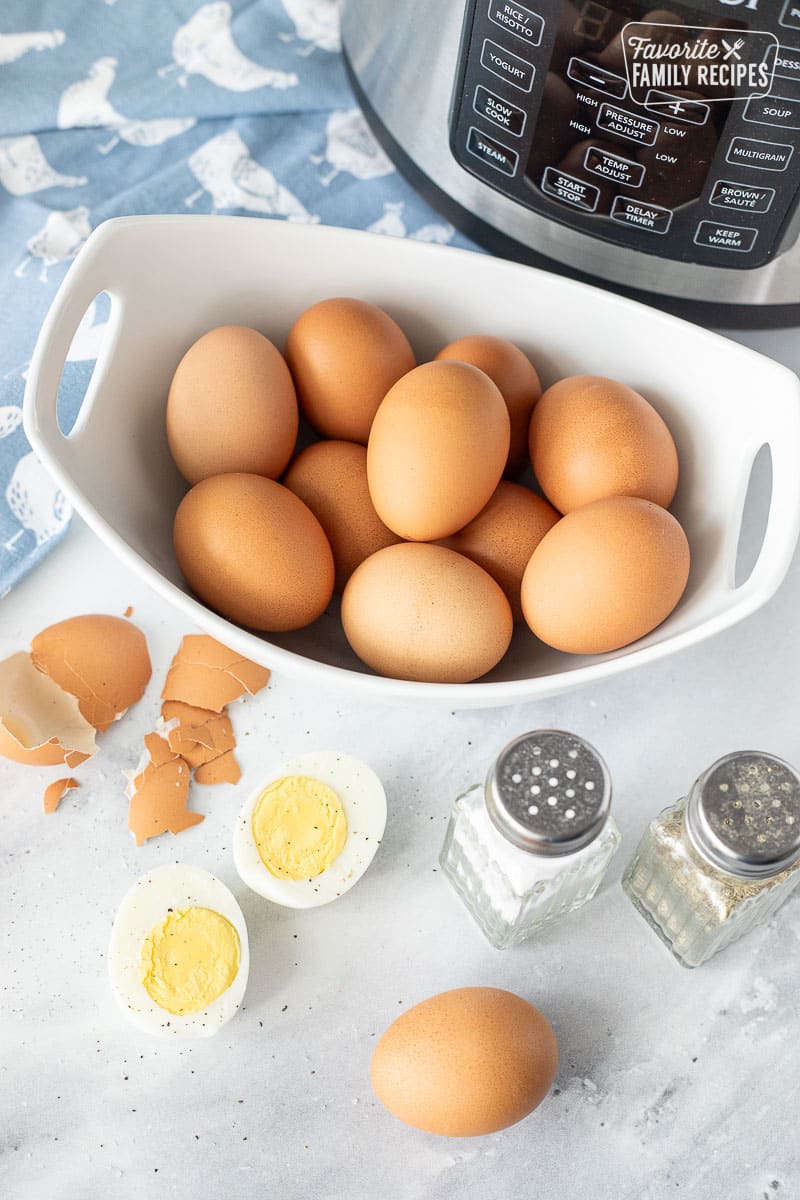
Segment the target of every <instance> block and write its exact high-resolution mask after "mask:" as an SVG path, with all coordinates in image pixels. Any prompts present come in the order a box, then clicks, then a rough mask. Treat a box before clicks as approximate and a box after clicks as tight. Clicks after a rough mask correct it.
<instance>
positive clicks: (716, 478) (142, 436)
mask: <svg viewBox="0 0 800 1200" xmlns="http://www.w3.org/2000/svg"><path fill="white" fill-rule="evenodd" d="M654 269H657V262H656V260H654ZM103 291H105V292H108V293H109V294H110V296H111V315H110V319H109V324H108V328H107V334H106V337H105V341H104V343H103V345H102V347H101V351H100V355H99V357H98V361H97V365H96V367H95V371H94V375H93V376H92V380H91V383H90V385H89V388H88V390H87V394H86V397H85V400H84V403H83V406H82V408H81V411H80V413H79V415H78V419H77V421H76V423H75V426H74V428H73V430H72V432H71V433H70V435H69V436H68V437H65V436H64V435H63V434H62V433H61V431H60V429H59V426H58V421H57V419H56V397H57V393H58V385H59V380H60V377H61V372H62V367H63V364H64V360H65V358H66V355H67V351H68V348H69V345H70V342H71V339H72V336H73V334H74V332H75V330H76V328H77V326H78V323H79V322H80V319H81V317H82V316H83V315H84V313H85V311H86V309H87V307H88V306H89V304H90V303H91V301H92V299H93V298H94V297H95V296H96V295H97V294H98V293H100V292H103ZM341 295H345V296H358V297H361V298H362V299H364V300H370V301H373V302H374V303H376V304H379V305H381V306H382V307H383V308H385V309H387V310H388V312H390V313H391V315H392V316H393V317H395V318H396V320H397V321H398V322H399V323H400V325H401V326H402V328H403V329H404V330H405V331H406V333H407V334H408V336H409V338H410V339H411V342H412V344H413V345H414V348H415V350H416V352H417V355H418V358H419V360H420V361H423V360H424V359H425V358H427V357H431V356H432V355H433V354H434V353H435V352H436V351H437V350H438V349H439V348H440V347H441V346H443V345H444V344H445V343H446V342H448V341H451V340H452V339H453V338H456V337H459V336H462V335H464V334H469V333H489V334H497V335H500V336H504V337H507V338H510V339H511V340H512V341H514V342H516V343H518V344H519V345H520V346H521V347H522V348H523V349H524V350H525V351H526V352H527V353H528V354H529V355H530V357H531V358H532V360H533V362H534V363H535V364H536V366H537V367H538V368H539V370H540V373H541V375H542V378H543V382H544V383H545V384H547V383H551V382H553V381H554V380H555V379H557V378H559V377H561V376H564V375H571V374H578V373H584V372H586V373H591V374H598V375H608V376H611V377H612V378H617V379H621V380H623V381H624V382H626V383H628V384H630V385H631V386H633V387H634V388H636V389H637V390H639V391H641V392H642V393H643V394H644V395H645V396H646V397H647V398H648V399H649V400H650V401H651V402H652V403H653V404H654V405H655V406H656V408H658V409H659V411H660V412H661V413H662V415H663V416H664V418H665V420H666V422H667V424H668V425H669V428H670V430H671V431H672V434H673V436H674V438H675V441H676V443H677V446H678V453H679V455H680V463H681V480H680V486H679V488H678V494H677V496H676V499H675V502H674V504H673V506H672V508H673V511H674V513H675V515H676V516H677V517H678V519H679V520H680V521H681V523H682V524H683V526H684V528H685V530H686V533H687V535H688V538H689V543H690V546H691V550H692V571H691V576H690V579H689V584H688V587H687V590H686V593H685V595H684V597H683V599H682V600H681V603H680V604H679V606H678V608H677V609H676V610H675V612H673V613H672V615H671V616H670V617H669V618H668V619H667V620H666V621H665V622H664V623H663V624H662V625H661V626H659V628H658V629H656V630H654V631H653V633H651V634H650V635H649V636H648V637H645V638H643V639H641V641H639V642H636V643H635V644H634V645H633V646H630V647H628V648H626V649H624V650H620V651H617V652H615V653H611V654H605V655H601V656H597V657H593V658H584V657H573V656H570V655H565V654H560V653H558V652H557V651H554V650H550V649H548V648H547V647H544V646H542V645H541V644H539V643H538V642H537V641H536V640H535V639H534V637H533V635H532V634H530V633H529V632H528V631H527V630H524V629H520V630H518V631H517V633H516V634H515V636H514V641H513V643H512V646H511V649H510V650H509V653H508V654H507V655H506V657H505V658H504V660H503V661H502V662H501V663H500V664H499V665H498V666H497V667H496V668H495V669H494V670H493V671H492V672H491V673H490V674H489V675H487V676H485V677H484V679H482V680H480V681H479V682H476V683H470V684H425V683H412V682H407V681H403V680H394V679H384V678H381V677H379V676H376V675H374V674H372V673H371V672H370V671H369V670H368V669H367V668H366V667H365V666H363V664H361V663H360V662H359V661H358V660H357V659H356V658H355V656H354V655H353V654H352V652H351V651H350V649H349V647H348V646H347V643H346V642H345V639H344V636H343V634H342V632H341V627H340V624H339V621H338V616H337V613H336V611H334V608H332V609H331V610H330V611H329V612H328V613H326V614H324V615H323V616H322V617H321V618H320V620H318V621H317V622H315V623H314V624H313V625H312V626H309V627H308V628H307V629H301V630H299V631H297V632H295V633H291V634H286V635H274V636H271V637H262V636H259V635H257V634H254V633H251V632H248V631H247V630H244V629H240V628H238V627H237V626H235V625H232V624H231V623H230V622H228V621H226V620H224V619H223V618H222V617H220V616H217V615H216V614H215V613H213V612H211V611H210V610H209V609H208V608H206V607H205V606H204V605H203V604H201V603H200V602H199V601H198V600H197V599H195V597H194V596H192V595H191V594H190V593H189V591H188V590H187V588H186V585H185V584H184V582H183V580H182V578H181V574H180V571H179V570H178V567H177V564H176V562H175V558H174V555H173V552H172V538H171V530H172V518H173V514H174V512H175V508H176V506H177V503H178V500H179V498H180V497H181V495H182V494H183V492H184V490H185V485H184V484H183V482H182V480H181V479H180V477H179V476H178V473H177V471H176V469H175V467H174V465H173V463H172V460H171V458H170V455H169V452H168V449H167V442H166V436H165V430H164V408H165V400H166V395H167V391H168V387H169V383H170V379H171V377H172V374H173V371H174V370H175V367H176V365H177V363H178V361H179V359H180V358H181V356H182V354H183V353H184V351H185V350H186V349H187V348H188V347H189V346H190V345H191V343H192V342H193V341H194V340H195V339H196V338H198V337H199V336H200V335H201V334H202V333H204V332H205V331H206V330H207V329H210V328H211V327H213V326H215V325H221V324H229V323H241V324H246V325H252V326H255V327H256V328H257V329H260V330H262V331H263V332H264V333H265V334H267V335H268V336H269V337H270V338H271V339H272V340H273V341H275V342H276V343H277V344H278V345H279V346H282V345H283V341H284V338H285V336H286V333H287V331H288V329H289V327H290V326H291V324H292V322H293V321H294V319H295V317H297V316H298V314H299V313H300V312H302V311H303V309H304V308H306V307H307V306H308V305H310V304H312V303H314V302H315V301H317V300H320V299H322V298H324V297H326V296H341ZM25 430H26V432H27V435H28V437H29V439H30V441H31V444H32V445H33V447H34V449H35V450H36V451H37V452H38V454H39V455H40V456H41V458H42V460H43V461H44V463H45V464H46V466H47V467H48V469H49V470H50V471H51V472H52V474H53V475H54V477H55V478H56V480H57V481H58V483H59V484H60V485H61V487H62V488H63V490H64V491H65V492H66V494H67V495H68V496H69V497H70V499H71V500H72V502H73V504H74V505H75V507H76V509H77V510H78V511H79V512H80V513H81V515H82V516H83V517H84V519H85V520H86V521H87V522H88V524H89V525H90V526H91V527H92V528H93V529H94V530H95V532H96V533H97V534H98V535H99V536H100V537H101V538H102V539H103V541H104V542H106V543H107V545H108V546H109V547H110V548H111V549H112V550H114V551H115V552H116V554H118V555H119V557H120V558H121V559H122V561H123V562H124V563H126V564H127V565H128V566H130V567H131V568H132V569H133V570H135V571H137V572H138V573H139V574H140V575H142V576H143V578H144V579H146V580H147V581H148V583H150V584H151V586H152V587H154V588H155V589H156V590H157V591H158V592H159V593H160V594H161V595H163V596H164V598H165V599H167V600H169V602H170V603H171V604H173V605H175V606H176V607H177V608H178V609H179V610H180V611H181V612H182V613H183V614H184V615H185V617H186V620H187V624H188V623H190V622H192V623H196V624H197V625H199V626H200V627H201V628H203V629H204V630H206V631H207V632H208V633H210V634H212V635H213V636H214V637H217V638H219V640H220V641H222V642H224V643H226V644H227V645H229V646H231V647H234V648H235V649H237V650H238V651H240V652H241V653H242V654H244V655H247V656H248V657H249V658H252V659H255V660H256V661H258V662H261V663H264V664H266V665H268V666H270V667H272V668H273V669H274V670H276V671H278V672H279V671H282V670H284V671H286V672H287V673H288V672H292V673H293V674H295V675H298V676H303V677H304V678H305V679H307V680H308V682H309V683H312V684H315V685H326V686H330V687H334V688H337V689H340V690H343V691H344V690H347V691H350V692H351V693H354V694H360V695H361V696H362V697H364V698H367V697H372V698H374V699H376V700H387V701H388V700H397V701H407V702H410V701H435V702H441V703H442V704H446V705H448V706H449V707H451V708H467V707H486V706H490V705H500V704H510V703H514V702H517V701H521V700H526V699H535V698H539V697H542V696H547V695H552V694H554V693H556V692H560V691H564V690H565V689H567V688H570V687H573V686H575V685H577V684H582V683H585V682H589V681H590V680H597V679H601V678H603V677H604V676H610V675H614V674H616V673H617V672H619V671H624V670H627V669H628V668H630V667H636V666H642V665H644V664H646V663H648V662H653V661H654V660H655V659H658V658H661V657H663V656H664V655H665V654H670V653H672V652H673V651H676V650H681V649H683V648H684V647H686V646H690V645H692V644H693V643H695V642H699V641H700V640H702V639H703V638H706V637H709V636H710V635H711V634H714V633H717V632H718V631H719V630H721V629H724V628H725V627H726V626H729V625H732V624H733V623H734V622H735V621H738V620H740V619H741V618H742V617H745V616H747V615H748V614H749V613H751V612H753V610H754V609H756V608H757V607H758V606H759V605H761V604H763V603H764V601H766V600H767V599H768V598H769V596H771V595H772V593H773V592H774V591H775V589H776V588H777V587H778V585H779V583H780V582H781V579H782V578H783V576H784V574H785V572H786V569H787V568H788V565H789V562H790V560H791V556H792V552H793V549H794V546H795V542H796V540H797V536H798V529H799V528H800V464H799V463H798V449H799V448H800V382H798V379H797V378H796V376H795V375H794V374H793V373H792V372H791V371H788V370H787V369H786V368H785V367H782V366H779V365H778V364H777V363H774V362H772V361H770V360H769V359H767V358H764V357H763V356H761V355H759V354H756V353H754V352H753V351H751V350H748V349H746V348H744V347H742V346H740V345H737V344H736V343H733V342H729V341H727V340H725V339H724V338H721V337H718V336H717V335H715V334H711V333H708V332H706V331H705V330H703V329H700V328H697V327H696V326H693V325H690V324H687V323H686V322H683V321H680V320H677V319H676V318H674V317H671V316H667V315H665V314H664V313H661V312H658V311H656V310H655V309H651V308H648V307H646V306H644V305H641V304H637V303H635V302H633V301H631V300H625V299H621V298H620V297H618V296H614V295H611V294H609V293H606V292H603V291H600V290H598V289H596V288H592V287H588V286H586V285H584V284H580V283H575V282H573V281H571V280H568V279H563V278H560V277H559V276H556V275H551V274H548V273H546V272H542V271H536V270H533V269H531V268H529V267H524V266H519V265H517V264H514V263H508V262H505V261H502V260H499V259H493V258H490V257H488V256H484V255H480V254H472V253H468V252H466V251H462V250H456V249H452V248H448V247H441V246H434V245H427V244H422V243H420V242H415V241H412V240H400V239H394V238H384V237H377V236H375V235H371V234H364V233H356V232H352V231H349V230H341V229H329V228H325V227H322V226H313V225H305V224H291V223H286V222H282V221H281V222H278V221H269V220H262V219H258V218H249V217H200V216H191V217H183V216H160V217H124V218H119V219H116V220H112V221H108V222H106V223H105V224H104V225H101V226H100V227H99V228H98V229H97V230H95V232H94V233H93V234H92V236H91V237H90V238H89V240H88V241H87V243H86V245H85V246H84V248H83V250H82V251H81V252H80V254H79V255H78V257H77V259H76V260H75V262H74V263H73V265H72V267H71V268H70V270H69V273H68V275H67V277H66V279H65V280H64V283H63V284H62V286H61V288H60V290H59V292H58V295H57V296H56V298H55V300H54V302H53V305H52V308H51V309H50V312H49V314H48V316H47V319H46V320H45V323H44V325H43V327H42V331H41V334H40V336H39V340H38V343H37V345H36V350H35V353H34V356H33V361H32V363H31V368H30V372H29V376H28V383H27V388H26V392H25ZM764 445H767V446H768V447H769V451H770V454H771V457H772V495H771V503H770V510H769V516H768V519H767V524H766V532H765V535H764V540H763V544H762V547H761V550H760V554H759V556H758V559H757V562H756V565H755V567H754V569H753V571H752V573H751V574H750V576H749V578H748V579H747V580H746V581H745V582H744V583H743V584H742V585H741V586H739V587H736V586H735V585H734V566H735V560H736V552H737V545H738V541H739V533H740V525H741V518H742V512H743V509H744V501H745V494H746V490H747V484H748V480H749V477H750V472H751V467H752V464H753V461H754V459H755V457H756V454H757V453H758V451H759V450H760V448H761V447H762V446H764Z"/></svg>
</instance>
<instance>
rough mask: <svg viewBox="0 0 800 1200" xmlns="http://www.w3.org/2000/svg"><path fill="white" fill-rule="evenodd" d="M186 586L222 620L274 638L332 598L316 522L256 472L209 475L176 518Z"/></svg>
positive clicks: (329, 567) (329, 559)
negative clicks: (223, 618)
mask: <svg viewBox="0 0 800 1200" xmlns="http://www.w3.org/2000/svg"><path fill="white" fill-rule="evenodd" d="M173 540H174V544H175V555H176V557H177V559H178V566H179V567H180V569H181V571H182V572H183V574H184V576H185V577H186V581H187V583H188V584H189V586H190V587H191V588H192V590H193V591H195V592H196V593H197V595H198V596H199V597H200V599H201V600H203V601H204V602H205V603H206V604H208V605H209V607H210V608H213V609H215V610H216V611H217V612H218V613H221V614H222V616H224V617H227V618H228V619H229V620H231V621H237V622H238V623H239V624H240V625H246V626H249V627H250V628H251V629H261V630H265V631H268V632H273V633H278V632H283V631H285V630H288V629H300V628H301V627H302V626H303V625H309V624H310V623H311V622H312V621H315V620H316V618H317V617H318V616H320V614H321V613H323V612H324V611H325V609H326V607H327V606H328V603H329V602H330V598H331V595H332V594H333V555H332V553H331V548H330V545H329V544H328V539H327V538H326V536H325V533H324V531H323V529H322V526H321V525H320V523H319V521H318V520H317V518H316V517H315V516H314V514H313V513H312V512H311V510H310V509H309V508H307V507H306V506H305V504H303V502H302V500H299V499H298V497H297V496H295V494H294V492H290V491H289V489H288V488H286V487H284V486H283V485H282V484H280V483H275V482H274V480H272V479H266V478H264V476H263V475H242V474H231V475H215V476H214V477H213V478H211V479H204V480H202V482H201V483H198V484H195V486H194V487H193V488H192V490H191V491H190V492H187V494H186V495H185V496H184V498H183V500H182V501H181V503H180V505H179V506H178V511H177V513H176V514H175V526H174V529H173Z"/></svg>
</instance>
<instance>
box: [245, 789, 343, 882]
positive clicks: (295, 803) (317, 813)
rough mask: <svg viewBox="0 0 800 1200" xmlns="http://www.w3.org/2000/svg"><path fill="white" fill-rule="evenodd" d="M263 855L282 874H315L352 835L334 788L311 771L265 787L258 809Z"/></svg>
mask: <svg viewBox="0 0 800 1200" xmlns="http://www.w3.org/2000/svg"><path fill="white" fill-rule="evenodd" d="M252 829H253V840H254V842H255V844H256V849H257V850H258V856H259V858H260V859H261V861H262V863H263V864H264V866H265V867H266V868H267V870H268V871H269V872H270V874H271V875H274V876H276V878H278V879H314V878H315V877H316V876H317V875H321V874H322V872H323V871H327V869H328V867H330V865H331V863H333V862H334V860H335V859H336V858H338V856H339V855H340V854H341V852H342V849H343V848H344V844H345V842H346V841H347V818H346V816H345V815H344V809H343V808H342V803H341V801H340V799H339V797H338V796H337V795H336V792H334V790H333V788H329V787H328V785H327V784H326V783H322V782H321V781H320V780H319V779H312V778H311V776H308V775H287V776H285V777H284V778H283V779H276V780H275V781H274V783H271V784H270V785H269V787H267V788H265V789H264V791H263V792H262V793H261V795H260V796H259V798H258V800H257V802H256V805H255V808H254V809H253V821H252Z"/></svg>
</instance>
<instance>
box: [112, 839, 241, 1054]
mask: <svg viewBox="0 0 800 1200" xmlns="http://www.w3.org/2000/svg"><path fill="white" fill-rule="evenodd" d="M195 906H197V907H200V908H210V909H212V910H213V911H214V912H218V913H219V914H220V915H221V916H223V917H226V918H227V919H228V920H229V921H230V923H231V925H233V927H234V929H235V930H236V932H237V933H238V935H239V970H238V972H237V974H236V978H235V979H234V981H233V983H232V984H231V986H230V987H229V988H228V989H227V990H226V991H224V992H223V993H222V995H221V996H218V997H217V999H216V1000H214V1001H213V1003H211V1004H209V1006H208V1008H206V1009H203V1010H202V1011H200V1012H195V1013H187V1014H186V1015H185V1016H178V1015H176V1014H174V1013H170V1012H167V1011H166V1009H163V1008H161V1007H160V1006H159V1005H158V1004H156V1003H155V1001H154V1000H152V999H151V998H150V996H149V995H148V994H147V991H146V990H145V987H144V984H143V983H142V981H141V952H142V943H143V942H144V940H145V938H146V937H147V935H148V934H149V933H150V931H151V929H153V927H154V926H155V925H156V924H158V922H159V921H162V920H163V919H164V917H165V916H166V915H167V912H168V910H169V909H170V908H171V909H173V910H176V909H183V908H192V907H195ZM108 967H109V974H110V977H111V988H112V991H113V992H114V996H115V997H116V1000H117V1003H118V1004H119V1006H120V1008H121V1009H122V1011H123V1012H124V1013H125V1016H126V1017H127V1018H128V1019H129V1020H130V1021H132V1022H133V1024H134V1025H136V1026H138V1028H139V1029H142V1030H144V1032H145V1033H150V1034H154V1035H155V1036H157V1037H196V1038H200V1037H211V1036H212V1034H215V1033H216V1032H217V1031H218V1030H219V1029H221V1028H222V1026H223V1025H225V1024H226V1023H227V1022H228V1021H229V1020H230V1019H231V1017H233V1016H235V1015H236V1012H237V1011H238V1009H239V1006H240V1004H241V1003H242V1000H243V998H244V993H245V988H246V987H247V977H248V974H249V972H250V951H249V947H248V942H247V926H246V925H245V923H244V917H243V916H242V910H241V909H240V908H239V905H238V904H237V903H236V900H235V899H234V897H233V894H232V893H231V892H230V891H229V889H228V888H227V887H226V886H225V884H224V883H222V881H221V880H219V879H217V877H216V876H215V875H212V874H211V873H210V872H209V871H204V870H202V868H200V867H188V866H183V865H181V864H180V863H177V864H172V865H170V866H166V867H156V869H155V870H153V871H149V872H148V873H147V874H146V875H143V876H142V877H141V879H137V881H136V883H134V885H133V886H132V887H131V888H130V889H129V891H128V892H126V894H125V896H124V897H123V900H122V903H121V904H120V906H119V909H118V910H117V915H116V918H115V920H114V925H113V927H112V930H111V943H110V945H109V950H108Z"/></svg>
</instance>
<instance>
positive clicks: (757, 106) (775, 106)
mask: <svg viewBox="0 0 800 1200" xmlns="http://www.w3.org/2000/svg"><path fill="white" fill-rule="evenodd" d="M742 115H743V117H744V119H745V121H751V122H753V124H755V125H774V126H776V127H777V128H778V129H800V100H787V99H785V98H784V97H783V96H772V95H770V96H752V97H751V98H750V99H749V100H748V101H747V104H746V105H745V108H744V113H743V114H742Z"/></svg>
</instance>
